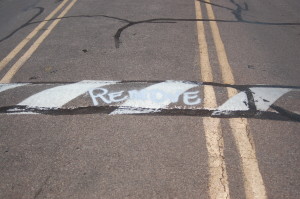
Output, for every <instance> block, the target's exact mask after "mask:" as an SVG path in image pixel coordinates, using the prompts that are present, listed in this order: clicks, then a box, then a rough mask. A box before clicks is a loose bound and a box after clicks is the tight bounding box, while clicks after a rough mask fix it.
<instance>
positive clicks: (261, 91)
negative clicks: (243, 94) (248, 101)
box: [250, 87, 292, 111]
mask: <svg viewBox="0 0 300 199" xmlns="http://www.w3.org/2000/svg"><path fill="white" fill-rule="evenodd" d="M250 90H251V91H252V94H253V98H254V103H255V106H256V109H257V110H259V111H267V110H268V109H269V108H270V106H271V105H272V104H273V103H274V102H275V101H276V100H278V99H279V98H280V97H281V96H283V95H284V94H286V93H287V92H289V91H291V90H292V89H288V88H260V87H255V88H250Z"/></svg>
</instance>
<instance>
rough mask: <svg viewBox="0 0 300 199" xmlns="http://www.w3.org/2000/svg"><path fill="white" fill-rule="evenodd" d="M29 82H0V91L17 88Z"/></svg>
mask: <svg viewBox="0 0 300 199" xmlns="http://www.w3.org/2000/svg"><path fill="white" fill-rule="evenodd" d="M28 84H29V83H24V84H23V83H19V84H18V83H17V84H0V93H1V92H3V91H6V90H9V89H13V88H17V87H20V86H25V85H28Z"/></svg>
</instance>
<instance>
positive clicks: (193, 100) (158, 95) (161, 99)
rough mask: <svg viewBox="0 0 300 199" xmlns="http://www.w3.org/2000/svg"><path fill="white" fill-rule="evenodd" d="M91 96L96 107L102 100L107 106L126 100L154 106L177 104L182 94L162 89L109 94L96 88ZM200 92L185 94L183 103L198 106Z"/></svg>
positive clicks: (90, 91)
mask: <svg viewBox="0 0 300 199" xmlns="http://www.w3.org/2000/svg"><path fill="white" fill-rule="evenodd" d="M89 94H90V96H91V98H92V100H93V103H94V105H95V106H97V105H99V102H98V99H101V100H102V101H103V102H104V103H106V104H111V103H117V102H123V101H126V100H131V101H137V102H141V101H147V102H151V103H153V104H161V103H163V104H164V103H170V102H171V103H176V102H178V100H179V96H180V95H181V94H182V92H180V91H178V92H176V91H175V92H174V91H173V92H166V91H163V90H160V89H149V90H140V91H138V90H130V91H128V92H125V91H118V92H109V91H108V90H107V89H105V88H95V89H91V90H89ZM198 94H199V91H193V92H184V93H183V103H184V104H186V105H197V104H200V103H201V99H200V97H199V96H198Z"/></svg>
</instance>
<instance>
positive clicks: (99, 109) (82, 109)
mask: <svg viewBox="0 0 300 199" xmlns="http://www.w3.org/2000/svg"><path fill="white" fill-rule="evenodd" d="M103 82H105V81H103ZM161 82H163V81H116V82H115V83H116V84H120V85H124V84H129V85H134V84H149V83H150V84H151V83H161ZM181 82H182V83H186V84H195V85H197V86H206V85H209V86H214V87H221V88H234V89H236V90H238V91H240V92H244V93H246V96H247V101H248V103H246V105H247V106H248V110H227V111H220V110H218V109H214V110H212V109H205V108H195V107H182V106H179V107H177V106H175V107H167V108H158V109H153V108H145V107H131V106H120V105H115V106H111V105H106V106H77V107H64V108H59V107H56V108H48V107H27V106H21V105H14V106H3V107H0V114H1V113H4V114H18V113H39V114H46V115H78V114H100V113H102V114H110V113H112V112H113V111H115V110H116V109H119V110H120V109H123V110H130V111H136V112H137V113H136V114H138V115H148V116H149V115H153V116H155V115H166V116H200V117H213V118H254V119H264V120H280V121H294V122H300V114H299V113H297V112H292V111H289V110H286V109H285V108H283V107H279V106H277V105H271V106H270V108H271V109H273V110H275V111H276V112H275V111H261V110H257V108H256V105H255V103H254V97H253V93H252V91H251V90H250V89H251V88H252V87H256V88H259V87H261V88H288V89H296V90H299V89H300V87H299V86H283V85H230V84H221V83H214V82H196V81H181ZM24 83H25V84H27V85H26V87H28V88H29V89H30V87H34V86H37V85H62V84H70V83H75V82H30V83H28V82H23V83H21V84H24ZM82 84H89V82H82ZM216 113H217V114H216Z"/></svg>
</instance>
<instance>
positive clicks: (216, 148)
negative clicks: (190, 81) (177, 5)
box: [195, 1, 230, 199]
mask: <svg viewBox="0 0 300 199" xmlns="http://www.w3.org/2000/svg"><path fill="white" fill-rule="evenodd" d="M195 8H196V19H202V12H201V6H200V3H199V1H195ZM197 31H198V43H199V58H200V71H201V79H202V81H206V82H212V81H213V74H212V69H211V65H210V61H209V54H208V48H207V42H206V38H205V30H204V24H203V22H202V21H197ZM204 107H206V108H208V107H209V108H216V107H217V100H216V95H215V91H214V88H213V87H212V86H204ZM203 126H204V130H205V138H206V147H207V151H208V167H209V196H210V198H212V199H215V198H219V199H223V198H224V199H229V198H230V197H229V188H228V180H227V172H226V165H225V160H224V150H223V149H224V140H223V136H222V130H221V124H220V119H219V118H203Z"/></svg>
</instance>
